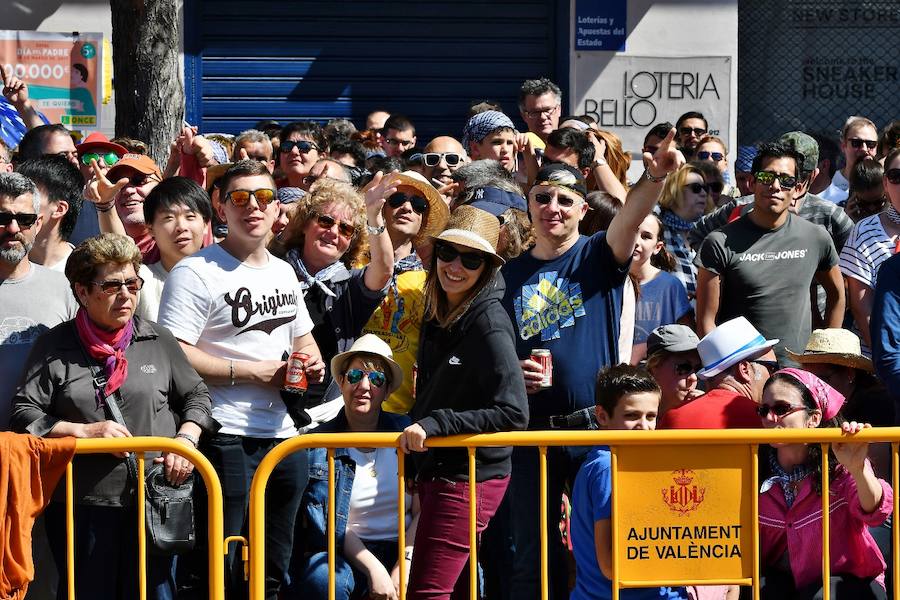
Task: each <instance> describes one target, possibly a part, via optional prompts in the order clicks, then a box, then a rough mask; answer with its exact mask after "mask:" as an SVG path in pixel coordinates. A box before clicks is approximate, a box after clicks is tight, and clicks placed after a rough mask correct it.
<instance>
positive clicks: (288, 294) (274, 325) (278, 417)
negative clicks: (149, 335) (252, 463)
mask: <svg viewBox="0 0 900 600" xmlns="http://www.w3.org/2000/svg"><path fill="white" fill-rule="evenodd" d="M159 324H160V325H163V326H165V327H167V328H168V329H169V330H170V331H171V332H172V333H173V334H174V335H175V337H177V338H178V339H180V340H182V341H184V342H187V343H189V344H193V345H194V346H196V347H197V348H198V349H199V350H202V351H203V352H206V353H207V354H210V355H212V356H216V357H218V358H224V359H228V360H234V361H258V360H284V359H285V355H289V354H290V353H291V350H292V348H293V343H294V338H296V337H299V336H302V335H305V334H307V333H309V332H310V331H312V328H313V324H312V321H311V320H310V318H309V313H308V312H307V311H306V305H305V304H304V302H303V294H302V292H301V291H300V285H299V283H298V281H297V276H296V275H295V274H294V271H293V269H291V267H290V266H289V265H288V264H287V263H286V262H284V261H282V260H280V259H278V258H276V257H274V256H272V255H271V254H268V263H267V264H266V265H265V266H263V267H251V266H249V265H246V264H244V263H241V262H240V261H238V260H237V259H236V258H234V257H233V256H232V255H230V254H228V252H226V251H225V250H224V249H222V247H221V246H220V245H218V244H215V245H212V246H209V247H208V248H204V249H203V250H200V251H199V252H197V253H196V254H194V255H193V256H189V257H187V258H185V259H182V260H181V261H180V262H179V263H178V264H177V265H175V267H174V268H173V269H172V271H171V272H170V273H169V277H168V279H166V284H165V287H164V288H163V295H162V299H161V300H160V309H159ZM209 391H210V394H211V395H212V407H213V417H214V418H216V419H217V420H218V421H219V423H221V424H222V429H221V433H229V434H233V435H241V436H248V437H257V438H287V437H292V436H294V435H296V434H297V430H296V428H295V427H294V423H293V421H292V420H291V418H290V416H289V415H288V414H287V409H286V408H285V405H284V402H282V400H281V396H280V395H279V393H278V390H277V389H275V388H273V387H269V386H263V385H257V384H252V383H237V384H235V385H233V386H230V385H210V386H209Z"/></svg>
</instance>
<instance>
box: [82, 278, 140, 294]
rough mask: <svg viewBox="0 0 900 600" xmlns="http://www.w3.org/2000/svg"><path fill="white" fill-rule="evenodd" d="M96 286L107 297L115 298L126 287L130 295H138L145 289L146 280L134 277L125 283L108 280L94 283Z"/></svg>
mask: <svg viewBox="0 0 900 600" xmlns="http://www.w3.org/2000/svg"><path fill="white" fill-rule="evenodd" d="M91 283H93V284H94V285H96V286H97V287H99V288H100V289H101V290H102V291H103V293H104V294H106V295H107V296H113V295H115V294H118V293H119V290H120V289H122V286H123V285H124V286H125V288H126V289H127V290H128V293H129V294H137V293H138V292H139V291H140V289H141V288H142V287H144V280H143V279H141V278H140V277H133V278H131V279H126V280H125V281H117V280H115V279H107V280H106V281H92V282H91Z"/></svg>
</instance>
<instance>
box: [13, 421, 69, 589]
mask: <svg viewBox="0 0 900 600" xmlns="http://www.w3.org/2000/svg"><path fill="white" fill-rule="evenodd" d="M74 454H75V438H59V439H45V438H38V437H34V436H31V435H21V434H18V433H8V432H0V515H5V518H4V519H3V520H2V521H0V599H2V600H7V599H9V600H21V599H22V598H24V597H25V592H26V591H27V590H28V584H29V583H30V582H31V581H32V580H33V579H34V562H33V561H32V559H31V528H32V527H33V526H34V520H35V518H36V517H37V516H38V515H39V514H40V513H41V512H42V511H43V510H44V508H45V507H46V506H47V503H48V502H50V497H51V495H52V494H53V489H54V488H55V487H56V484H57V483H58V482H59V480H60V478H61V477H62V475H63V474H64V473H65V472H66V465H67V464H69V462H70V461H71V460H72V455H74Z"/></svg>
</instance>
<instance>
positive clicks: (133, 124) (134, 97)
mask: <svg viewBox="0 0 900 600" xmlns="http://www.w3.org/2000/svg"><path fill="white" fill-rule="evenodd" d="M110 7H111V9H112V48H113V85H114V87H115V91H116V94H115V96H116V135H117V136H127V137H132V138H136V139H138V140H142V141H144V142H147V143H148V144H149V145H150V155H151V156H152V157H153V159H154V160H155V161H156V163H157V164H159V165H161V167H160V168H162V166H163V165H165V161H166V158H167V157H168V154H169V143H170V142H171V141H172V140H173V139H175V136H176V135H177V133H178V131H179V129H180V128H181V120H182V118H183V117H184V87H183V86H182V83H181V78H180V77H179V75H178V46H179V39H178V8H177V6H176V0H110Z"/></svg>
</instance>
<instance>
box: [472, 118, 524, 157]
mask: <svg viewBox="0 0 900 600" xmlns="http://www.w3.org/2000/svg"><path fill="white" fill-rule="evenodd" d="M503 128H508V129H512V130H515V128H516V126H515V125H513V122H512V121H511V120H510V118H509V117H507V116H506V115H504V114H503V113H502V112H500V111H497V110H487V111H485V112H482V113H478V114H477V115H475V116H473V117H472V118H471V119H469V122H468V123H466V126H465V127H463V135H462V145H463V148H465V149H466V151H467V152H468V150H469V143H470V142H475V143H476V144H478V143H480V142H481V140H483V139H484V138H486V137H487V136H488V135H490V134H491V133H493V132H494V131H497V130H498V129H503Z"/></svg>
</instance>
